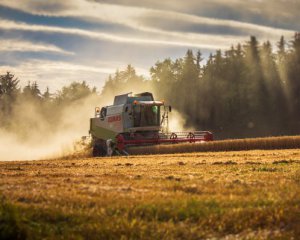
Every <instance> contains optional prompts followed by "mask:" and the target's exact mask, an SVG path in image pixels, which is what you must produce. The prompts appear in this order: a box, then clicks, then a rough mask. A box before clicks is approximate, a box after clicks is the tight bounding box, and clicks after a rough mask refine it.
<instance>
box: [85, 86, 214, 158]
mask: <svg viewBox="0 0 300 240" xmlns="http://www.w3.org/2000/svg"><path fill="white" fill-rule="evenodd" d="M169 112H171V106H166V105H165V104H164V102H163V101H154V98H153V95H152V93H149V92H144V93H140V94H135V95H133V94H132V93H128V94H124V95H119V96H116V97H115V99H114V104H113V105H111V106H106V107H102V108H101V109H100V108H99V107H96V109H95V117H94V118H91V119H90V131H89V132H90V135H91V137H92V144H93V156H106V155H108V156H110V155H112V154H113V153H116V154H125V155H127V154H128V153H127V149H128V148H130V147H132V146H141V147H142V146H147V145H155V144H172V143H196V142H206V141H212V140H213V135H212V133H211V132H208V131H190V132H169V130H168V128H169V126H168V124H169V123H168V119H169V116H168V114H169Z"/></svg>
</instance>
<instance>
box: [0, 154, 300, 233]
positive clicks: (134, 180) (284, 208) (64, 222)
mask: <svg viewBox="0 0 300 240" xmlns="http://www.w3.org/2000/svg"><path fill="white" fill-rule="evenodd" d="M0 194H1V196H2V197H1V200H0V202H1V204H0V228H1V229H0V230H1V231H0V235H1V234H2V235H1V236H0V238H1V237H2V238H3V236H4V234H6V236H11V237H14V238H22V239H25V238H29V239H41V238H46V239H120V238H122V239H213V238H217V239H220V238H224V239H270V238H271V239H297V237H298V236H300V228H299V225H300V150H299V149H293V150H252V151H235V152H206V153H204V152H203V153H184V154H180V153H179V154H166V155H146V156H145V155H144V156H143V155H141V156H130V157H111V158H86V159H68V160H62V159H59V160H43V161H18V162H17V161H15V162H0Z"/></svg>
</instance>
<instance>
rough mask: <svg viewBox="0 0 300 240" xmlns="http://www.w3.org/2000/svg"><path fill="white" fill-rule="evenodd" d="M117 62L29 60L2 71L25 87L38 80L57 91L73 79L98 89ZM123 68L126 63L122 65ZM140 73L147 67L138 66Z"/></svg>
mask: <svg viewBox="0 0 300 240" xmlns="http://www.w3.org/2000/svg"><path fill="white" fill-rule="evenodd" d="M115 64H116V63H115V62H113V63H109V62H105V63H104V62H97V63H96V64H95V65H82V64H76V63H70V62H63V61H50V60H37V59H35V60H29V61H24V62H20V63H19V64H17V65H16V66H11V65H1V66H0V73H5V72H7V71H9V72H12V73H13V74H14V75H15V76H16V77H18V79H20V80H21V82H20V85H21V87H24V86H25V85H26V84H27V83H28V81H31V82H35V81H36V82H38V84H39V85H40V88H41V90H44V89H45V88H46V87H47V86H50V90H51V91H56V90H59V89H60V88H61V86H64V85H68V84H70V83H71V82H73V81H86V82H87V83H88V84H89V85H90V86H91V87H93V86H96V87H97V89H98V90H101V88H102V87H103V85H104V79H105V78H106V77H107V76H108V75H109V74H112V73H114V72H115V71H116V65H115ZM120 66H121V67H122V69H123V68H124V67H125V65H120ZM136 70H137V73H138V74H144V73H146V72H147V70H146V69H143V68H137V69H136Z"/></svg>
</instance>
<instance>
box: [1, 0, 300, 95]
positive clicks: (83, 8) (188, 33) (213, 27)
mask: <svg viewBox="0 0 300 240" xmlns="http://www.w3.org/2000/svg"><path fill="white" fill-rule="evenodd" d="M299 12H300V0H185V1H182V0H164V1H162V0H64V1H61V0H47V1H46V0H14V1H12V0H0V56H1V58H0V74H5V73H6V72H7V71H10V72H11V73H13V74H15V76H16V77H18V79H19V80H20V84H21V86H25V85H26V84H27V83H28V82H29V81H31V82H34V81H36V82H37V83H38V85H39V86H40V89H41V91H42V92H43V91H45V89H46V87H47V86H48V87H49V88H50V92H56V91H57V90H59V89H60V88H61V87H62V86H64V85H68V84H70V83H71V82H72V81H86V82H87V83H88V84H89V85H90V86H91V87H94V86H95V87H97V89H98V91H101V88H102V87H103V85H104V83H105V80H106V79H107V77H108V75H109V74H113V73H114V72H115V71H116V69H120V70H122V69H124V68H125V67H126V65H128V64H132V65H133V66H134V67H135V68H136V71H137V73H138V74H139V75H143V76H145V78H149V69H150V68H151V66H153V65H154V64H155V62H157V61H159V60H160V61H161V60H163V59H165V58H168V57H170V58H171V59H175V58H178V57H182V56H184V54H185V53H186V51H187V50H188V49H192V50H194V51H198V50H200V51H201V52H202V54H203V56H204V58H207V57H208V55H209V54H210V53H214V52H215V51H216V50H218V49H221V50H226V49H228V48H230V47H231V46H232V45H235V44H237V43H245V42H246V41H248V40H249V37H250V36H251V35H254V36H256V37H257V39H258V41H259V42H264V41H267V40H269V41H270V42H271V43H273V44H276V42H277V41H278V40H279V39H280V36H282V35H283V36H284V37H285V38H286V40H291V38H292V37H293V35H294V33H295V32H297V31H300V14H299Z"/></svg>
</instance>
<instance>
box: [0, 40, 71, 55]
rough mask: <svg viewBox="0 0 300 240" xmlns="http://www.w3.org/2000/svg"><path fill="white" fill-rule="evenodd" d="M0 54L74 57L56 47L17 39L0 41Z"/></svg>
mask: <svg viewBox="0 0 300 240" xmlns="http://www.w3.org/2000/svg"><path fill="white" fill-rule="evenodd" d="M0 52H50V53H58V54H64V55H74V53H73V52H69V51H65V50H63V49H61V48H59V47H57V46H54V45H51V44H45V43H37V42H34V43H33V42H29V41H26V40H18V39H0Z"/></svg>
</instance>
